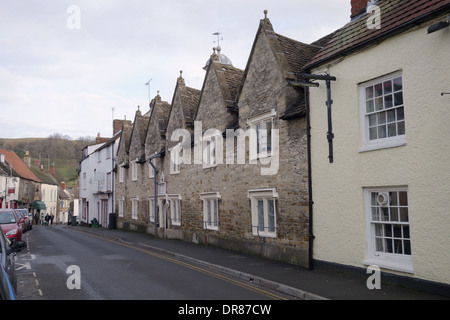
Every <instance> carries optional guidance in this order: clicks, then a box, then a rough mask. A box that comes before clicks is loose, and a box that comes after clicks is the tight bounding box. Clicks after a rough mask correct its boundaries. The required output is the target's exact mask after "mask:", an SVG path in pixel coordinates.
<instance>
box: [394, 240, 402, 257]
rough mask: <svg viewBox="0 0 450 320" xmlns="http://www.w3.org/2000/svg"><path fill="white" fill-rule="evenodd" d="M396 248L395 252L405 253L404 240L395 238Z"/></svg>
mask: <svg viewBox="0 0 450 320" xmlns="http://www.w3.org/2000/svg"><path fill="white" fill-rule="evenodd" d="M394 250H395V251H394V253H398V254H402V253H403V247H402V240H394Z"/></svg>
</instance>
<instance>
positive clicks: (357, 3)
mask: <svg viewBox="0 0 450 320" xmlns="http://www.w3.org/2000/svg"><path fill="white" fill-rule="evenodd" d="M368 2H369V0H351V5H352V12H351V15H350V18H351V19H353V18H355V17H356V16H358V15H360V14H361V13H365V12H366V10H367V3H368Z"/></svg>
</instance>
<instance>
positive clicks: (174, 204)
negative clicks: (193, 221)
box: [168, 195, 181, 226]
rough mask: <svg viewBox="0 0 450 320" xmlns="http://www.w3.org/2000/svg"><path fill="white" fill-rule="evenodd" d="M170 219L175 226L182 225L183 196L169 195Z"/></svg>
mask: <svg viewBox="0 0 450 320" xmlns="http://www.w3.org/2000/svg"><path fill="white" fill-rule="evenodd" d="M168 200H169V210H170V221H171V224H172V225H174V226H181V196H180V195H169V196H168Z"/></svg>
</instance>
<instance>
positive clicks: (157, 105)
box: [145, 92, 170, 137]
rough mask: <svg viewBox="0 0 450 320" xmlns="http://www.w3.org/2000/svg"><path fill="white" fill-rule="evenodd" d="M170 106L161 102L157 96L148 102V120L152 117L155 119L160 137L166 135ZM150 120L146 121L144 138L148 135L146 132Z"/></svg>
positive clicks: (148, 128)
mask: <svg viewBox="0 0 450 320" xmlns="http://www.w3.org/2000/svg"><path fill="white" fill-rule="evenodd" d="M169 113H170V104H169V103H168V102H167V101H162V100H161V96H160V95H159V92H158V94H157V95H156V97H155V98H153V99H152V101H151V102H150V119H152V117H156V118H157V122H158V126H159V128H158V129H159V133H160V134H161V135H165V134H166V129H167V123H168V121H169ZM150 126H151V120H149V121H148V124H147V130H146V134H145V135H146V137H147V135H148V130H150Z"/></svg>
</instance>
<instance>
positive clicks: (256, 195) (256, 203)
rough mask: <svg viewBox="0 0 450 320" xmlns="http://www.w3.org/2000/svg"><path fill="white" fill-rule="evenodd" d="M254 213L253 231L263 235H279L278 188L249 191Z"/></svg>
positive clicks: (252, 212) (254, 233) (257, 234)
mask: <svg viewBox="0 0 450 320" xmlns="http://www.w3.org/2000/svg"><path fill="white" fill-rule="evenodd" d="M248 198H249V199H250V206H251V214H252V233H253V235H256V236H261V237H273V238H275V237H276V236H277V227H276V214H277V209H276V207H277V203H276V200H277V199H278V193H277V192H276V189H255V190H249V191H248Z"/></svg>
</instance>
